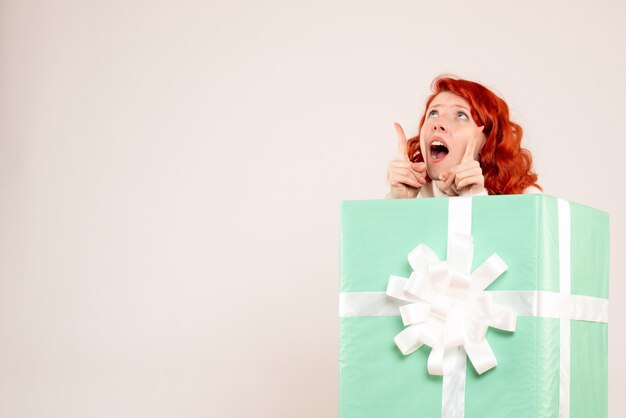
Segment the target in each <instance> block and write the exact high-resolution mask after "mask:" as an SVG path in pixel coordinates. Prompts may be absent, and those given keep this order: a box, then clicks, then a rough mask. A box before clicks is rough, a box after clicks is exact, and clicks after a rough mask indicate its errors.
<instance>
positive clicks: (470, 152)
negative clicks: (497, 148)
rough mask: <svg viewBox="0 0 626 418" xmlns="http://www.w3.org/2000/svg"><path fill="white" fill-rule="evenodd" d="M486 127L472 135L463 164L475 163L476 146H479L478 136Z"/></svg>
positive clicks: (462, 160)
mask: <svg viewBox="0 0 626 418" xmlns="http://www.w3.org/2000/svg"><path fill="white" fill-rule="evenodd" d="M483 128H484V126H481V127H480V128H478V129H477V130H476V132H475V133H474V135H472V136H471V137H470V139H469V141H468V142H467V146H466V147H465V154H463V158H462V159H461V162H463V163H468V162H470V161H474V153H475V152H476V144H478V136H479V135H480V133H481V132H482V131H483Z"/></svg>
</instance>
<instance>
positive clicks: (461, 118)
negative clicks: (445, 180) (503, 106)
mask: <svg viewBox="0 0 626 418" xmlns="http://www.w3.org/2000/svg"><path fill="white" fill-rule="evenodd" d="M473 135H476V136H477V138H476V139H477V140H476V148H475V149H474V159H476V160H478V155H479V152H480V149H481V148H482V146H483V145H484V143H485V140H486V137H485V135H484V134H483V133H482V132H481V131H480V130H479V129H478V126H477V125H476V123H475V122H474V120H473V119H472V114H471V112H470V105H469V103H468V102H467V101H466V100H465V99H463V98H462V97H460V96H457V95H456V94H454V93H450V92H447V91H444V92H441V93H439V94H438V95H437V96H435V98H434V99H433V101H432V102H431V103H430V105H429V106H428V109H426V117H425V119H424V125H422V129H421V130H420V152H421V153H422V156H423V158H424V162H426V169H427V170H428V175H429V176H430V178H431V179H433V180H438V179H439V178H440V177H441V174H443V173H444V172H445V171H447V170H450V169H451V168H453V167H455V166H457V165H458V164H459V163H461V159H462V158H463V154H465V149H466V147H467V143H468V142H469V140H470V138H471V137H472V136H473Z"/></svg>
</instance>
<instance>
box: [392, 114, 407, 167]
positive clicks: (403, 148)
mask: <svg viewBox="0 0 626 418" xmlns="http://www.w3.org/2000/svg"><path fill="white" fill-rule="evenodd" d="M393 127H394V128H395V129H396V135H397V136H398V159H399V160H402V161H409V151H408V148H407V144H406V135H405V134H404V129H402V126H400V124H399V123H397V122H394V123H393Z"/></svg>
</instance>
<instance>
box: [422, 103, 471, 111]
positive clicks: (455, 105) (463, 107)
mask: <svg viewBox="0 0 626 418" xmlns="http://www.w3.org/2000/svg"><path fill="white" fill-rule="evenodd" d="M441 106H442V105H440V104H436V105H432V106H428V109H427V110H430V109H434V108H436V107H441ZM450 107H460V108H461V109H465V110H467V111H468V112H469V111H470V110H469V109H468V108H467V107H465V106H463V105H459V104H453V105H451V106H450Z"/></svg>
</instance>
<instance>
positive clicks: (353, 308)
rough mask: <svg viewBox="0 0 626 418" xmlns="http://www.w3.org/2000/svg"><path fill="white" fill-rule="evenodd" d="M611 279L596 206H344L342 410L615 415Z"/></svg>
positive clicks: (466, 201)
mask: <svg viewBox="0 0 626 418" xmlns="http://www.w3.org/2000/svg"><path fill="white" fill-rule="evenodd" d="M468 243H469V244H468ZM459 254H460V255H459ZM420 257H421V258H420ZM420 263H421V264H420ZM464 269H465V271H464ZM457 270H458V271H457ZM608 283H609V220H608V215H607V214H606V213H605V212H602V211H599V210H596V209H593V208H590V207H587V206H583V205H579V204H575V203H571V202H567V201H564V200H561V199H557V198H555V197H551V196H546V195H539V194H537V195H512V196H481V197H473V198H466V197H455V198H431V199H398V200H375V201H347V202H343V203H342V206H341V277H340V350H339V362H340V393H339V405H340V406H339V416H340V418H354V417H358V418H368V417H371V418H399V417H403V418H404V417H425V418H427V417H445V418H453V417H454V418H461V417H466V418H502V417H515V418H525V417H526V418H543V417H575V418H591V417H592V418H602V417H607V415H608V350H607V339H608V338H607V337H608ZM398 286H400V287H398ZM416 289H417V290H416ZM442 289H443V290H442ZM424 295H427V296H424ZM433 295H434V296H433ZM468 295H469V296H468ZM402 296H405V300H402ZM431 296H432V297H431ZM408 305H413V306H414V307H413V308H411V309H406V308H403V309H405V310H404V311H403V310H401V309H400V308H401V307H403V306H408ZM459 307H460V308H459ZM457 308H458V309H457ZM462 309H467V310H466V311H463V310H462ZM459 312H460V313H459ZM467 312H469V313H467ZM481 312H482V313H485V312H486V313H485V315H482V314H481ZM455 313H456V315H455ZM487 313H488V315H487ZM481 315H482V316H481ZM479 317H480V318H483V319H484V318H487V319H485V321H484V323H483V325H484V329H483V328H481V326H479V325H476V324H479V323H480V321H478V320H477V319H476V318H479ZM475 319H476V320H475ZM481 320H482V319H481ZM433 324H434V325H433ZM454 324H457V325H459V326H458V327H456V325H454ZM485 324H486V325H485ZM453 325H454V326H453ZM455 327H456V328H455ZM409 328H410V329H409ZM455 341H456V343H455ZM468 356H469V358H468ZM450 364H452V366H450Z"/></svg>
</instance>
